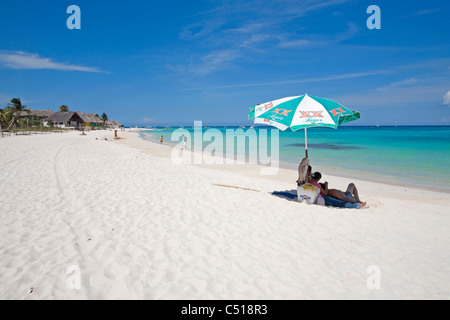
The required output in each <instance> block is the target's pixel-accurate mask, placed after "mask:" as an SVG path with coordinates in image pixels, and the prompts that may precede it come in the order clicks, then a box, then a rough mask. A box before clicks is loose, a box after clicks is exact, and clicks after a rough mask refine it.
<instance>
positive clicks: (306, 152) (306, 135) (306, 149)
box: [305, 128, 308, 158]
mask: <svg viewBox="0 0 450 320" xmlns="http://www.w3.org/2000/svg"><path fill="white" fill-rule="evenodd" d="M307 130H308V129H307V128H305V154H306V158H308V131H307Z"/></svg>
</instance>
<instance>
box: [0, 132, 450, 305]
mask: <svg viewBox="0 0 450 320" xmlns="http://www.w3.org/2000/svg"><path fill="white" fill-rule="evenodd" d="M113 136H114V134H113V132H111V131H110V132H107V131H100V132H95V133H89V134H88V135H87V136H80V134H79V133H75V132H72V133H63V134H46V135H32V136H17V137H7V138H0V150H2V152H1V154H0V169H1V175H0V299H446V300H447V299H449V298H450V255H449V252H450V233H449V230H450V210H449V208H450V195H449V194H448V193H439V192H435V191H430V190H421V189H416V188H410V187H408V186H403V187H398V186H392V185H387V184H379V183H374V182H369V181H359V180H356V181H355V180H352V181H350V180H349V179H347V178H345V177H334V176H330V175H329V174H328V173H327V172H323V174H324V176H326V180H327V181H329V182H330V185H332V186H334V187H336V188H339V189H344V190H345V188H346V186H347V185H348V183H349V182H354V183H355V184H356V185H357V186H358V189H359V193H360V196H361V198H362V200H364V201H367V203H368V204H369V208H367V209H361V210H350V209H338V208H328V207H321V206H317V205H307V204H303V203H298V202H295V201H289V200H286V199H283V198H280V197H277V196H274V195H272V194H271V193H272V192H274V191H285V190H293V189H295V188H296V186H295V180H296V179H297V173H296V172H295V171H291V170H281V169H280V172H279V174H278V175H277V176H261V175H259V168H258V167H257V166H255V165H244V166H242V165H235V166H220V165H215V166H206V165H204V166H201V165H192V164H181V165H176V164H174V163H173V162H172V161H171V159H170V158H169V155H170V152H171V149H170V148H169V147H167V146H161V145H158V144H156V143H152V142H149V141H145V140H143V139H140V138H139V137H138V134H137V133H136V132H126V133H125V132H119V136H121V137H124V138H125V139H123V140H119V141H112V138H113ZM104 137H108V139H109V140H108V141H105V140H104V139H102V138H104ZM96 138H98V140H97V139H96Z"/></svg>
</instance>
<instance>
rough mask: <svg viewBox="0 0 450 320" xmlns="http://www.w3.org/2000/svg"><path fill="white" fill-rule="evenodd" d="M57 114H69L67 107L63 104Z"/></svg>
mask: <svg viewBox="0 0 450 320" xmlns="http://www.w3.org/2000/svg"><path fill="white" fill-rule="evenodd" d="M58 111H59V112H69V107H68V106H66V105H65V104H63V105H62V106H61V107H59V110H58Z"/></svg>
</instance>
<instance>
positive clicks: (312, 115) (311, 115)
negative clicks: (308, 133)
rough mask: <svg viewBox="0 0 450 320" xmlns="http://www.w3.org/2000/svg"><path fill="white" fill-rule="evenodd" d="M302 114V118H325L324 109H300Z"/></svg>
mask: <svg viewBox="0 0 450 320" xmlns="http://www.w3.org/2000/svg"><path fill="white" fill-rule="evenodd" d="M300 113H301V114H302V115H301V116H300V119H304V118H323V116H322V113H323V111H300Z"/></svg>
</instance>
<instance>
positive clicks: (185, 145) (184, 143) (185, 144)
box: [183, 134, 187, 150]
mask: <svg viewBox="0 0 450 320" xmlns="http://www.w3.org/2000/svg"><path fill="white" fill-rule="evenodd" d="M186 149H187V137H186V136H185V135H184V134H183V150H186Z"/></svg>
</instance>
